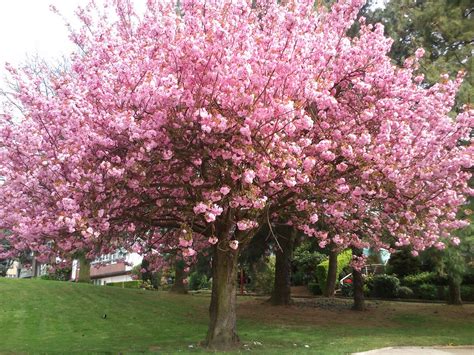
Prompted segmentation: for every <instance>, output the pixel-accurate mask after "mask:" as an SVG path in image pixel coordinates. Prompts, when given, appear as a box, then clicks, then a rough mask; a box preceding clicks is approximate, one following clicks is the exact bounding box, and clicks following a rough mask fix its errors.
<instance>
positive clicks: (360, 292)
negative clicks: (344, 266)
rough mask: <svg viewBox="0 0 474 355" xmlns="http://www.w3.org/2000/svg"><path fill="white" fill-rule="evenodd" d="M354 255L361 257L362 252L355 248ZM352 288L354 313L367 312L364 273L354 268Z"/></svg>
mask: <svg viewBox="0 0 474 355" xmlns="http://www.w3.org/2000/svg"><path fill="white" fill-rule="evenodd" d="M352 254H353V255H355V256H361V255H362V250H360V249H356V248H353V249H352ZM352 287H353V290H354V305H353V306H352V309H353V310H354V311H365V299H364V278H363V277H362V272H361V271H359V270H356V269H354V268H352Z"/></svg>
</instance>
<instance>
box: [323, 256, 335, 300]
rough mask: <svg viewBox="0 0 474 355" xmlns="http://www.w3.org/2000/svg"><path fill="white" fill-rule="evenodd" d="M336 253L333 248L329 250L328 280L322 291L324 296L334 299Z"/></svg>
mask: <svg viewBox="0 0 474 355" xmlns="http://www.w3.org/2000/svg"><path fill="white" fill-rule="evenodd" d="M337 254H338V253H337V251H336V250H335V249H334V248H331V250H330V251H329V268H328V278H327V283H326V289H325V290H324V296H326V297H334V293H335V292H336V282H337Z"/></svg>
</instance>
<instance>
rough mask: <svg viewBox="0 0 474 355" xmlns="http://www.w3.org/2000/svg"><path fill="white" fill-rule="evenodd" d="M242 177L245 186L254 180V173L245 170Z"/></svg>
mask: <svg viewBox="0 0 474 355" xmlns="http://www.w3.org/2000/svg"><path fill="white" fill-rule="evenodd" d="M243 177H244V182H245V183H246V184H251V183H252V182H253V179H255V172H254V171H253V170H246V171H245V172H244V174H243Z"/></svg>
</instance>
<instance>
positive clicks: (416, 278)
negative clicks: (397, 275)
mask: <svg viewBox="0 0 474 355" xmlns="http://www.w3.org/2000/svg"><path fill="white" fill-rule="evenodd" d="M435 279H436V274H435V273H434V272H420V273H419V274H413V275H407V276H405V277H404V278H403V279H402V285H403V286H407V287H410V288H413V289H414V288H418V287H419V286H420V285H423V284H434V281H435Z"/></svg>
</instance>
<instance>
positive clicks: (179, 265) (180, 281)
mask: <svg viewBox="0 0 474 355" xmlns="http://www.w3.org/2000/svg"><path fill="white" fill-rule="evenodd" d="M184 267H185V264H184V261H183V260H176V261H175V263H174V283H173V286H171V288H170V292H172V293H181V294H186V293H188V290H187V289H186V285H185V284H184V278H185V272H184Z"/></svg>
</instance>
